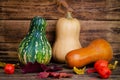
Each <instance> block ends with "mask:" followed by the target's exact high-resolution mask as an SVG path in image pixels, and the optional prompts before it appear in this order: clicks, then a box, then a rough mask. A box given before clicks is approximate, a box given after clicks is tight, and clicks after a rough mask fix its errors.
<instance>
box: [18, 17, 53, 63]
mask: <svg viewBox="0 0 120 80" xmlns="http://www.w3.org/2000/svg"><path fill="white" fill-rule="evenodd" d="M45 30H46V20H45V19H43V18H42V17H38V16H37V17H34V18H33V19H32V20H31V23H30V29H29V32H28V34H27V35H26V36H25V38H24V39H23V40H22V41H21V42H20V45H19V49H18V52H19V54H18V57H19V60H20V62H22V63H23V64H27V63H28V62H32V63H34V62H36V61H37V62H38V63H41V64H48V63H49V62H50V60H51V57H52V49H51V46H50V43H49V42H48V40H47V38H46V33H45Z"/></svg>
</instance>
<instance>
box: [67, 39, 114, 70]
mask: <svg viewBox="0 0 120 80" xmlns="http://www.w3.org/2000/svg"><path fill="white" fill-rule="evenodd" d="M112 57H113V51H112V48H111V46H110V44H109V43H108V42H107V41H105V40H104V39H96V40H94V41H92V42H91V43H90V45H88V46H87V47H85V48H81V49H76V50H72V51H70V52H69V53H68V54H67V55H66V63H67V64H68V66H69V67H71V68H72V67H74V66H76V67H83V66H85V65H87V64H90V63H92V62H95V61H97V60H100V59H104V60H107V61H110V60H111V59H112Z"/></svg>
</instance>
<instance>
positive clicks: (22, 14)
mask: <svg viewBox="0 0 120 80" xmlns="http://www.w3.org/2000/svg"><path fill="white" fill-rule="evenodd" d="M67 2H68V4H69V5H70V7H72V8H73V10H74V12H73V15H74V17H77V18H79V19H81V20H120V0H67ZM36 15H40V16H43V17H45V18H46V19H58V18H60V17H62V16H64V15H63V14H61V13H59V12H58V10H57V5H56V3H55V2H53V1H51V2H50V1H48V0H44V1H43V0H22V1H21V0H1V1H0V19H12V20H15V19H17V20H19V19H22V20H25V19H31V18H32V17H34V16H36Z"/></svg>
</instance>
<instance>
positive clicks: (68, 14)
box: [67, 11, 73, 19]
mask: <svg viewBox="0 0 120 80" xmlns="http://www.w3.org/2000/svg"><path fill="white" fill-rule="evenodd" d="M67 18H68V19H72V18H73V17H72V15H71V12H69V11H68V12H67Z"/></svg>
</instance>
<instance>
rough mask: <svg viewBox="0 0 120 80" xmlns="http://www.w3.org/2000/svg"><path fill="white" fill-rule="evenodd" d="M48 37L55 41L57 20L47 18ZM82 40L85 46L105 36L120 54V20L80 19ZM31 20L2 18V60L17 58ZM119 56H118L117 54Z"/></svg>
mask: <svg viewBox="0 0 120 80" xmlns="http://www.w3.org/2000/svg"><path fill="white" fill-rule="evenodd" d="M47 23H48V25H47V29H46V32H47V34H46V35H47V38H48V40H49V42H50V43H51V45H52V44H53V43H54V41H55V26H56V20H47ZM80 23H81V32H80V42H81V44H82V46H83V47H85V46H87V45H88V44H89V43H90V42H91V41H92V40H93V39H96V38H104V39H106V40H108V41H109V42H110V43H111V46H112V48H113V51H114V55H119V54H120V48H119V46H120V21H80ZM29 24H30V20H0V56H1V57H0V58H1V60H0V61H6V60H7V61H10V60H12V58H13V61H15V57H16V58H17V54H18V53H17V49H18V45H19V42H20V41H21V40H22V39H23V37H24V36H25V35H26V34H27V32H28V30H29ZM116 57H117V56H116Z"/></svg>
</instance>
